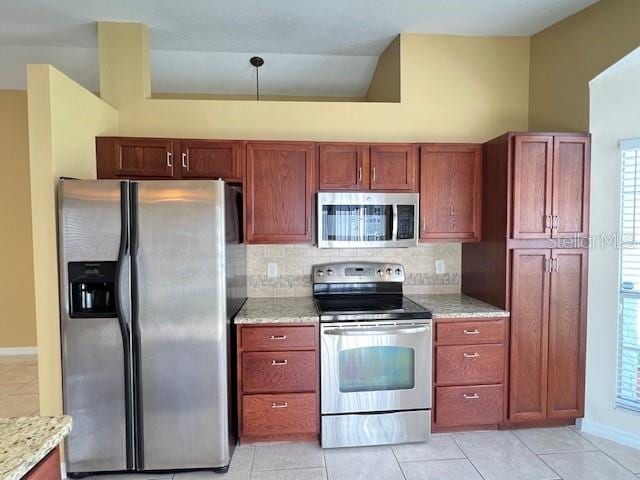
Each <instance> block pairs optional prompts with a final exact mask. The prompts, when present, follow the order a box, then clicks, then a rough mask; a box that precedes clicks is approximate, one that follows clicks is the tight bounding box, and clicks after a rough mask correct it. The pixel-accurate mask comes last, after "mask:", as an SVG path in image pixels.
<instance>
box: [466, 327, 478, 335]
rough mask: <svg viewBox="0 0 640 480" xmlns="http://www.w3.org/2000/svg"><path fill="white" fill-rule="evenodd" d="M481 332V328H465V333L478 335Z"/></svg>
mask: <svg viewBox="0 0 640 480" xmlns="http://www.w3.org/2000/svg"><path fill="white" fill-rule="evenodd" d="M479 333H480V330H478V329H477V328H474V329H473V330H467V329H466V328H465V330H464V334H465V335H478V334H479Z"/></svg>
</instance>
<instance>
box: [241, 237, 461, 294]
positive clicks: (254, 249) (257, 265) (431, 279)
mask: <svg viewBox="0 0 640 480" xmlns="http://www.w3.org/2000/svg"><path fill="white" fill-rule="evenodd" d="M461 252H462V245H461V244H460V243H428V244H420V245H419V246H418V247H411V248H363V249H360V248H358V249H353V248H336V249H321V248H317V247H315V246H314V245H247V273H248V279H247V280H248V287H249V288H248V296H249V297H294V296H295V297H308V296H311V267H312V266H313V265H316V264H318V263H329V262H347V261H375V262H396V263H401V264H403V265H404V267H405V271H406V275H407V279H406V281H405V284H404V292H405V293H414V294H417V293H459V292H460V257H461ZM436 260H443V261H444V266H445V270H444V273H438V274H437V273H436ZM270 263H271V264H276V270H277V274H276V275H275V276H271V277H270V276H268V275H267V269H268V264H270ZM272 273H273V272H272Z"/></svg>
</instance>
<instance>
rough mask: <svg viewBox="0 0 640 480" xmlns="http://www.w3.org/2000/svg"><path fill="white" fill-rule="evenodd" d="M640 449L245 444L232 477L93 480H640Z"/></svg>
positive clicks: (441, 439) (562, 432) (527, 443)
mask: <svg viewBox="0 0 640 480" xmlns="http://www.w3.org/2000/svg"><path fill="white" fill-rule="evenodd" d="M638 478H640V450H635V449H632V448H629V447H625V446H623V445H619V444H617V443H614V442H610V441H608V440H603V439H600V438H597V437H593V436H591V435H588V434H584V433H582V432H579V431H578V430H576V429H575V428H573V427H563V428H547V429H528V430H512V431H499V432H495V431H492V432H469V433H455V434H438V435H433V436H432V439H431V441H430V442H428V443H419V444H407V445H394V446H391V447H366V448H342V449H329V450H322V449H321V448H320V447H319V446H318V445H317V444H315V443H273V444H259V445H255V446H254V445H243V446H240V447H238V448H237V449H236V451H235V454H234V456H233V460H232V462H231V467H230V469H229V473H227V474H226V475H217V474H214V473H210V472H195V473H183V474H176V475H173V476H172V475H170V474H169V475H151V474H147V475H145V474H142V475H113V476H107V477H105V476H98V477H95V478H94V479H91V480H149V479H153V480H156V479H158V480H159V479H174V480H216V479H218V480H223V479H233V480H343V479H344V480H378V479H379V480H396V479H397V480H556V479H563V480H638Z"/></svg>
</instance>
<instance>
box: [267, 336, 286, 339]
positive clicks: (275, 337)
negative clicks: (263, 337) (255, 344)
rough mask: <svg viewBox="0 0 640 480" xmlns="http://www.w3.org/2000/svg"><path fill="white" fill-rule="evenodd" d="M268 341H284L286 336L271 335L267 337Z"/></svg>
mask: <svg viewBox="0 0 640 480" xmlns="http://www.w3.org/2000/svg"><path fill="white" fill-rule="evenodd" d="M269 339H271V340H286V339H287V336H286V335H271V336H270V337H269Z"/></svg>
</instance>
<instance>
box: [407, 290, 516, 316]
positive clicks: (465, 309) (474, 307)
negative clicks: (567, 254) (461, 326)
mask: <svg viewBox="0 0 640 480" xmlns="http://www.w3.org/2000/svg"><path fill="white" fill-rule="evenodd" d="M407 297H409V298H410V299H411V300H413V301H414V302H416V303H417V304H418V305H421V306H422V307H424V308H426V309H428V310H431V313H432V314H433V318H435V319H438V318H490V317H508V316H509V312H507V311H505V310H501V309H499V308H497V307H494V306H492V305H489V304H488V303H484V302H481V301H480V300H477V299H475V298H473V297H469V296H467V295H462V294H460V293H453V294H434V295H407Z"/></svg>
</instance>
